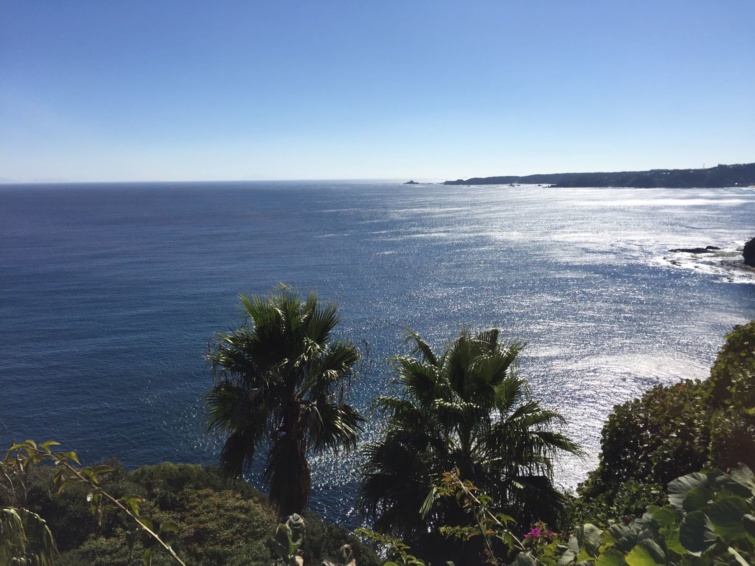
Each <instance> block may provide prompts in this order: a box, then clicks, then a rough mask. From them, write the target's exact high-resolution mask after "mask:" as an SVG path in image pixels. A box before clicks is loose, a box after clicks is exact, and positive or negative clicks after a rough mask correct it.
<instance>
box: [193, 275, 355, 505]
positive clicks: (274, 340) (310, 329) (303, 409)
mask: <svg viewBox="0 0 755 566" xmlns="http://www.w3.org/2000/svg"><path fill="white" fill-rule="evenodd" d="M241 303H242V305H243V308H244V311H245V316H246V321H245V323H244V324H243V325H242V326H241V327H240V328H238V329H236V330H233V331H232V332H228V333H221V334H218V336H217V337H216V340H215V343H214V344H213V345H211V347H210V353H209V355H208V356H207V358H208V360H209V361H210V363H211V364H212V368H213V374H214V376H215V378H216V382H215V385H214V386H213V388H212V389H211V391H210V393H209V394H208V406H209V414H210V420H209V428H210V429H211V430H213V429H217V430H222V431H224V432H225V433H227V434H228V437H227V439H226V441H225V444H224V446H223V449H222V452H221V454H220V467H221V470H222V471H223V472H224V473H225V474H226V475H227V476H230V477H240V476H241V475H242V474H243V473H244V472H245V471H248V470H249V469H250V468H251V465H252V462H253V460H254V456H255V453H256V451H257V448H258V447H259V446H260V445H261V444H262V445H264V446H265V447H267V448H268V450H267V460H266V464H265V468H264V474H263V478H264V479H265V481H268V482H269V484H270V501H271V503H272V504H273V505H275V506H276V508H277V509H278V512H279V514H280V516H281V517H285V516H287V515H290V514H292V513H297V512H300V511H302V510H303V509H304V508H305V507H306V505H307V502H308V500H309V495H310V489H311V476H310V467H309V463H308V461H307V456H308V454H309V452H310V451H320V450H323V449H326V448H328V449H332V450H335V451H338V450H339V449H341V448H345V449H349V448H353V447H355V445H356V441H357V434H358V432H359V430H360V423H361V422H362V420H363V419H362V418H361V417H360V416H359V415H358V414H357V412H356V410H355V409H354V408H353V407H351V406H350V405H348V404H346V403H345V402H344V394H345V391H346V386H347V383H348V381H349V379H350V377H351V376H352V375H354V365H355V364H356V362H357V361H358V359H359V353H358V351H357V349H356V347H355V346H354V345H353V344H349V343H346V342H339V341H333V340H332V339H331V332H332V330H333V328H334V327H335V325H336V324H337V323H338V321H339V317H338V314H337V312H336V310H337V309H336V306H335V305H334V304H330V303H328V304H326V305H322V304H320V303H319V302H318V300H317V295H316V294H314V293H310V294H309V295H308V296H307V298H306V300H305V301H302V300H301V298H300V295H299V294H298V293H297V292H295V291H293V290H291V289H289V288H286V287H284V286H281V287H279V288H277V289H276V290H275V291H274V292H273V293H272V294H270V295H267V296H254V297H246V296H241Z"/></svg>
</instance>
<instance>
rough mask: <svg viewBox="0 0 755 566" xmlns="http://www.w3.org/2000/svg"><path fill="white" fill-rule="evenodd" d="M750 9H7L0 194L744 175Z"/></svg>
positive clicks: (296, 2)
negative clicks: (96, 185)
mask: <svg viewBox="0 0 755 566" xmlns="http://www.w3.org/2000/svg"><path fill="white" fill-rule="evenodd" d="M754 24H755V2H753V0H710V1H697V0H663V1H658V0H652V1H651V0H648V1H645V0H634V1H632V2H629V1H626V2H620V1H618V0H617V1H607V0H572V1H566V0H531V1H527V2H521V1H503V0H495V1H486V0H479V1H477V0H475V1H472V2H469V1H467V2H462V1H447V0H433V1H425V0H384V1H381V2H370V1H356V0H332V1H331V0H306V1H305V0H290V1H287V0H280V1H274V2H271V1H269V0H267V1H265V2H257V1H254V0H245V1H238V2H237V1H225V0H218V1H215V2H211V1H209V0H204V1H200V0H159V1H154V2H147V1H146V0H142V1H134V0H130V1H119V0H108V1H102V0H96V1H95V0H78V1H77V0H71V1H65V2H61V1H59V0H49V1H41V0H40V1H35V2H31V1H28V0H0V179H2V180H4V181H15V182H35V181H49V180H61V181H62V180H65V181H140V180H192V181H199V180H245V179H364V178H396V179H408V178H414V179H428V180H444V179H457V178H467V177H471V176H490V175H503V174H529V173H547V172H561V171H597V170H602V171H616V170H634V169H649V168H661V167H663V168H665V167H669V168H687V167H702V166H703V165H706V166H712V165H716V164H718V163H744V162H753V161H755V33H753V25H754Z"/></svg>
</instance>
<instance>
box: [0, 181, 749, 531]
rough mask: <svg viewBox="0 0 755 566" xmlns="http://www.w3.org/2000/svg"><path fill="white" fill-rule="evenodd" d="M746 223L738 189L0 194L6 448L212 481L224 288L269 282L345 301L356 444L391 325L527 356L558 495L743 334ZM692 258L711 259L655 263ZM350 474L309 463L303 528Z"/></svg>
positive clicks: (393, 344)
mask: <svg viewBox="0 0 755 566" xmlns="http://www.w3.org/2000/svg"><path fill="white" fill-rule="evenodd" d="M753 219H755V191H752V190H748V189H743V188H731V189H716V190H711V189H675V190H671V189H614V188H588V189H555V188H546V187H532V186H529V187H525V186H522V187H508V186H487V187H446V186H440V185H420V186H403V185H401V184H399V183H347V182H290V183H283V182H280V183H264V182H254V183H201V184H181V183H174V184H133V185H118V184H107V185H100V184H87V185H54V186H53V185H50V186H43V185H29V186H8V185H6V186H0V442H1V443H2V445H3V446H7V445H8V443H10V442H11V441H14V440H22V439H26V438H33V439H36V440H46V439H56V440H58V441H59V442H61V443H62V444H63V446H64V448H65V449H69V450H75V451H77V452H78V454H79V456H80V457H81V459H82V461H83V462H84V463H94V462H97V461H99V460H101V459H104V458H108V457H111V456H116V457H117V458H119V459H120V460H121V461H122V462H123V463H124V464H125V465H126V466H127V467H134V466H138V465H142V464H150V463H156V462H159V461H163V460H170V461H174V462H194V463H202V464H211V463H214V462H216V459H217V455H218V452H219V449H220V447H221V446H222V440H223V439H222V437H218V436H212V435H209V434H207V433H206V432H205V423H206V420H205V419H206V415H205V401H204V396H205V394H206V393H207V391H208V389H209V388H210V387H211V385H212V377H211V373H210V368H209V367H208V364H207V362H206V361H205V355H206V353H207V349H208V344H209V343H210V341H211V340H212V338H213V336H214V335H215V333H217V332H219V331H227V330H230V329H233V328H235V327H236V326H238V325H239V324H240V323H241V322H242V314H241V310H240V308H239V301H238V295H239V294H240V293H246V294H254V293H265V292H267V291H269V290H271V289H272V288H273V286H275V285H276V284H278V283H280V282H284V283H286V284H288V285H291V286H294V287H297V288H298V289H300V290H301V291H303V292H307V291H310V290H316V291H317V292H318V293H319V296H320V297H321V298H322V299H324V300H332V301H336V302H338V304H339V311H340V314H341V323H340V324H339V327H338V328H337V332H336V335H337V336H338V337H340V338H344V339H348V340H351V341H353V342H355V343H356V344H358V345H359V347H360V349H361V350H362V352H363V354H364V355H365V357H364V359H363V360H362V362H360V368H359V369H360V377H359V379H358V380H356V381H354V382H352V384H351V396H350V399H351V401H352V402H353V403H354V404H355V405H356V406H357V407H358V408H359V409H360V410H361V411H362V412H363V414H364V415H365V416H366V418H367V424H366V430H365V434H364V441H365V442H369V441H371V440H374V439H375V438H377V437H378V435H379V431H380V424H381V422H382V421H381V416H380V415H379V414H377V413H375V411H374V410H373V409H372V408H371V401H372V399H374V398H375V397H376V396H379V395H381V394H385V393H387V392H395V385H392V384H391V379H392V377H394V375H393V373H392V370H391V366H390V364H389V363H388V360H389V358H390V357H391V356H393V355H395V354H398V353H402V352H405V351H406V350H405V344H404V338H405V336H406V329H407V328H412V329H414V330H416V331H418V332H419V333H420V334H421V335H422V336H424V337H425V338H426V339H427V340H428V341H429V342H430V343H431V344H432V345H433V346H435V347H437V348H441V347H443V345H444V344H445V343H447V342H448V341H449V340H451V339H453V337H454V336H455V335H457V333H458V331H459V330H460V329H461V328H462V327H468V328H471V329H473V330H474V329H483V328H489V327H494V326H495V327H499V328H501V329H503V334H504V336H506V337H507V338H509V339H518V340H523V341H525V342H526V343H527V347H526V348H525V350H524V352H523V354H522V356H521V361H520V368H519V371H520V373H521V374H523V375H524V376H526V377H527V378H528V379H529V382H530V384H531V389H532V394H533V395H534V396H535V397H536V398H538V399H540V400H541V401H542V402H543V403H544V404H546V405H547V406H549V407H552V408H554V409H557V410H558V411H560V412H561V413H562V414H563V415H564V416H565V417H566V419H567V421H568V424H567V425H566V426H565V428H564V431H565V432H566V433H568V434H569V435H570V436H571V437H573V438H574V439H575V440H577V441H578V442H579V443H580V444H581V445H582V446H583V447H584V449H585V452H586V457H584V458H583V459H578V458H569V459H565V460H562V461H561V462H560V464H559V467H558V469H557V476H556V481H557V482H558V483H559V484H560V485H562V486H563V487H565V488H567V489H569V488H573V487H574V486H575V485H576V484H577V483H578V482H579V481H580V480H581V479H582V478H583V477H584V474H585V473H586V472H587V471H588V470H589V469H591V468H593V467H594V466H595V463H596V458H597V453H598V451H599V438H600V428H601V426H602V423H603V421H604V420H605V418H606V416H607V415H608V414H609V412H610V411H611V408H612V407H613V406H614V405H615V404H617V403H621V402H624V401H627V400H629V399H631V398H634V397H636V396H638V395H639V394H641V393H642V392H643V391H644V390H646V389H648V388H649V387H652V386H653V385H656V384H670V383H674V382H676V381H678V380H680V379H684V378H705V377H706V376H707V375H708V372H709V368H710V365H711V363H712V362H713V360H714V359H715V355H716V352H717V350H718V349H719V348H720V346H721V344H722V342H723V337H724V334H725V333H726V332H728V331H729V330H730V329H731V328H732V327H733V326H734V325H735V324H741V323H744V322H747V321H749V320H750V319H752V318H755V277H754V276H753V275H752V274H751V273H747V272H746V271H743V270H738V269H736V268H735V267H731V266H729V265H728V264H727V263H726V261H736V259H737V254H738V253H739V252H737V248H741V246H742V245H743V243H744V242H745V241H746V240H747V239H749V238H751V237H753V236H755V222H754V221H753ZM706 245H713V246H718V247H721V248H723V250H722V251H721V252H719V254H718V256H717V257H724V258H727V259H725V261H719V262H715V261H709V260H706V259H705V258H702V259H700V258H698V259H695V258H694V257H693V256H689V255H688V254H679V253H676V254H672V253H670V252H669V249H671V248H681V247H700V246H703V247H704V246H706ZM360 462H361V460H360V456H359V455H358V454H352V455H339V456H333V455H328V454H322V455H313V457H312V464H313V469H314V477H313V484H314V485H313V501H312V507H313V508H314V509H315V510H316V511H317V512H319V513H320V514H322V515H323V516H325V517H326V518H328V519H330V520H332V521H336V522H346V523H347V524H353V523H354V521H355V519H354V514H353V507H354V499H355V495H356V490H357V486H358V472H359V467H360ZM250 479H251V481H253V482H255V483H256V482H258V481H259V478H258V477H257V476H255V475H253V476H252V477H251V478H250ZM262 487H263V488H264V486H262Z"/></svg>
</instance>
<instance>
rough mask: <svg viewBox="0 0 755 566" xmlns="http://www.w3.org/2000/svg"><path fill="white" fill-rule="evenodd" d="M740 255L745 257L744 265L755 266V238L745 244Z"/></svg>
mask: <svg viewBox="0 0 755 566" xmlns="http://www.w3.org/2000/svg"><path fill="white" fill-rule="evenodd" d="M742 255H743V256H744V258H745V265H749V266H750V267H755V238H753V239H752V240H750V241H749V242H747V243H746V244H745V247H744V249H743V250H742Z"/></svg>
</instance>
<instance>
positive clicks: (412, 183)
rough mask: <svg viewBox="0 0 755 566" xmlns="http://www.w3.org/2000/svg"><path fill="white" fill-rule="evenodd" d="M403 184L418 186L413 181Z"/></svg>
mask: <svg viewBox="0 0 755 566" xmlns="http://www.w3.org/2000/svg"><path fill="white" fill-rule="evenodd" d="M404 184H405V185H419V183H418V182H416V181H413V180H412V181H409V182H407V183H404Z"/></svg>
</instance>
